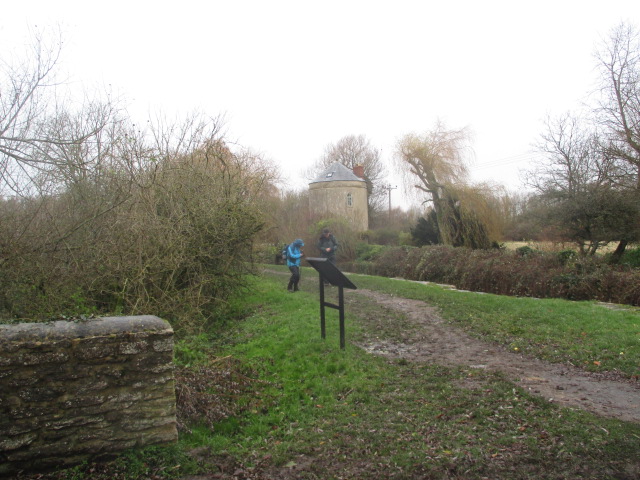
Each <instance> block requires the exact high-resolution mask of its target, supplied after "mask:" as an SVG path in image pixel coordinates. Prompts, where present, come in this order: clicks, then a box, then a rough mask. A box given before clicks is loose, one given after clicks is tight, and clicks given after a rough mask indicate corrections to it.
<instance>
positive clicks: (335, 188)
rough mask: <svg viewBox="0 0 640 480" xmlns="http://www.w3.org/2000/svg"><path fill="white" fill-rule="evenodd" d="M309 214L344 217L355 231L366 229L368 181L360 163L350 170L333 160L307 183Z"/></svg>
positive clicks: (367, 218)
mask: <svg viewBox="0 0 640 480" xmlns="http://www.w3.org/2000/svg"><path fill="white" fill-rule="evenodd" d="M309 209H310V211H311V213H312V214H317V215H322V216H325V217H343V218H345V219H347V220H348V221H349V223H350V224H351V225H352V226H353V227H354V229H355V230H356V231H361V232H363V231H365V230H368V229H369V210H368V206H367V182H366V181H365V179H364V169H363V167H362V165H357V166H356V167H355V168H354V169H353V171H351V170H349V169H348V168H347V167H345V166H344V165H343V164H341V163H340V162H335V163H333V164H332V165H331V166H330V167H329V168H327V169H326V170H325V171H324V172H322V173H321V174H320V175H319V176H318V177H317V178H316V179H315V180H314V181H312V182H311V183H310V184H309Z"/></svg>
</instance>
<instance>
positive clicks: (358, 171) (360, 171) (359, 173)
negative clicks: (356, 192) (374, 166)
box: [353, 164, 364, 179]
mask: <svg viewBox="0 0 640 480" xmlns="http://www.w3.org/2000/svg"><path fill="white" fill-rule="evenodd" d="M353 173H354V174H355V176H356V177H360V178H362V179H364V165H360V164H358V165H356V166H355V167H353Z"/></svg>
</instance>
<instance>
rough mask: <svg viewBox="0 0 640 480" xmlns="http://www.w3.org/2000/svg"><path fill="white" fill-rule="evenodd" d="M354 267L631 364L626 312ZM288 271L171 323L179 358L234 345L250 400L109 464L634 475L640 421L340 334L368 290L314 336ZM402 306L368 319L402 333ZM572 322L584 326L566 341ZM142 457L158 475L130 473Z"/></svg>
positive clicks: (634, 319)
mask: <svg viewBox="0 0 640 480" xmlns="http://www.w3.org/2000/svg"><path fill="white" fill-rule="evenodd" d="M350 278H351V279H352V281H354V283H355V284H356V285H357V286H358V287H359V288H369V289H378V290H381V291H385V292H388V293H393V294H394V295H402V296H406V297H408V298H418V299H422V300H425V301H428V302H429V303H432V304H433V305H436V306H437V307H438V308H439V309H440V311H441V313H442V315H443V317H444V318H446V319H447V320H449V321H451V322H455V323H457V324H460V325H463V326H464V327H465V328H467V329H468V330H469V331H473V332H475V334H477V335H479V336H484V337H486V338H488V339H491V340H492V341H499V342H504V343H507V344H513V345H520V347H521V348H522V349H523V350H524V349H526V350H527V351H528V352H529V353H532V354H537V355H540V356H543V357H550V358H554V359H556V360H558V361H560V360H563V359H567V358H568V359H572V361H574V362H576V363H580V362H581V361H583V359H584V361H587V362H589V361H590V360H591V359H592V358H600V359H604V358H605V355H604V353H603V352H604V351H605V350H606V351H612V352H613V351H616V350H618V349H620V348H621V345H623V346H624V348H625V349H626V350H627V351H626V352H625V356H624V357H625V358H623V359H619V358H615V361H616V362H617V363H615V365H616V367H615V368H618V369H620V371H624V372H626V373H627V374H632V372H633V371H634V370H633V368H634V366H632V363H633V362H634V360H633V359H634V358H635V368H637V365H638V361H637V360H638V357H637V355H638V353H637V343H638V328H637V325H638V314H637V313H635V312H630V311H627V312H625V311H611V310H608V309H605V308H603V307H600V306H598V305H596V304H593V303H571V302H559V301H556V300H533V299H507V298H500V297H496V296H491V295H477V294H472V293H465V292H455V291H449V290H445V289H442V288H441V287H437V286H429V285H427V286H425V285H421V284H417V283H412V282H401V281H396V280H389V279H380V278H374V277H366V276H358V275H353V276H350ZM286 280H287V277H286V274H285V270H284V269H282V273H280V274H267V275H265V276H264V277H262V278H256V279H254V280H252V281H251V285H250V288H248V289H247V290H246V291H245V292H244V294H243V295H242V296H241V298H239V299H237V301H238V302H239V306H242V307H243V308H238V310H237V311H245V312H250V313H249V314H248V316H246V317H244V318H242V319H237V320H236V323H233V324H232V323H229V324H228V325H227V327H226V328H225V329H224V331H222V330H221V331H217V332H216V331H212V332H209V333H207V334H206V335H200V336H199V337H195V338H190V339H182V340H181V341H180V342H179V345H178V348H177V352H178V356H179V358H178V361H179V363H181V364H182V365H197V364H200V363H203V362H206V358H207V357H208V356H209V355H212V354H215V355H217V356H230V357H233V358H234V359H236V360H237V361H238V362H240V363H241V364H242V365H244V366H245V367H247V368H248V371H251V372H253V375H255V378H254V380H255V383H253V384H252V385H251V387H252V388H251V389H250V391H248V392H245V393H243V394H242V396H241V397H238V398H236V399H235V400H236V401H237V402H238V403H239V404H243V405H246V406H247V408H245V409H242V410H239V413H238V414H237V415H235V416H231V417H228V418H226V419H223V420H221V421H220V422H219V423H217V424H216V425H214V426H213V428H210V427H207V426H205V425H204V424H196V425H192V429H191V433H185V434H181V436H180V440H179V444H178V446H177V447H171V448H168V449H167V450H166V452H167V453H163V451H164V450H163V449H161V448H160V449H158V448H156V449H154V450H153V455H150V454H149V453H148V450H145V451H143V452H141V453H139V456H138V457H136V456H133V457H132V456H127V457H126V458H127V461H128V462H130V463H131V465H132V470H131V475H132V476H127V475H123V476H118V477H117V478H179V477H178V476H179V475H180V474H187V473H193V472H194V471H200V472H209V473H215V474H218V475H227V476H221V477H220V478H234V477H233V475H235V473H237V476H236V477H237V478H256V479H259V478H299V479H305V478H307V479H343V478H345V479H346V478H349V479H372V478H376V479H378V478H379V479H389V478H395V479H413V478H454V479H482V478H509V479H539V478H545V479H574V478H582V479H607V478H611V479H614V478H616V479H631V478H638V476H640V455H639V449H638V445H639V444H640V425H637V424H631V423H625V422H620V421H615V420H610V419H604V418H599V417H595V416H593V415H590V414H588V413H585V412H583V411H580V410H573V409H565V408H560V407H558V406H557V405H555V404H551V403H548V402H545V401H544V400H542V399H540V398H537V397H533V396H530V395H528V394H527V393H526V392H524V391H522V390H521V389H519V388H518V387H517V386H515V385H514V384H513V383H511V382H509V381H507V380H506V379H505V378H503V377H502V376H501V375H500V374H497V373H491V372H487V371H483V370H478V369H473V368H463V367H459V368H450V367H443V366H439V365H424V364H412V363H411V362H406V361H405V362H403V361H389V360H385V359H383V358H381V357H376V356H373V355H370V354H367V353H366V352H364V351H363V350H361V349H359V348H357V347H355V346H354V345H353V344H352V343H351V341H352V340H353V339H356V338H359V337H360V336H361V335H362V334H363V326H362V325H364V324H361V323H360V320H359V319H360V318H363V316H364V315H371V314H375V307H374V306H372V305H369V306H367V305H366V304H363V305H360V304H358V308H354V309H348V310H347V322H346V323H347V345H346V348H345V349H344V350H341V349H340V347H339V331H338V321H337V312H336V311H335V310H331V309H329V310H328V311H327V335H326V339H325V340H322V339H321V338H320V326H319V303H318V294H317V286H316V284H317V277H316V276H315V275H314V273H313V271H311V270H310V269H306V268H305V269H304V271H303V283H302V291H300V292H297V293H295V294H291V293H287V291H286ZM331 292H332V294H335V289H331ZM329 301H331V299H329ZM347 308H349V307H347ZM385 315H392V314H390V313H389V312H387V313H385ZM404 322H406V320H405V319H403V317H402V316H401V315H400V314H398V315H397V316H395V317H394V316H389V317H388V318H385V322H384V323H385V324H388V325H389V328H388V329H386V330H385V329H381V330H380V332H379V334H380V335H393V334H400V333H399V332H401V331H402V328H404V327H406V328H409V325H408V324H405V323H404ZM604 326H606V328H604ZM583 332H585V333H586V334H587V335H586V338H582V340H581V343H580V345H579V346H576V345H575V344H576V343H578V340H580V338H581V337H582V336H583V335H582V333H583ZM625 335H633V339H632V340H626V339H625V338H624V337H625ZM565 336H567V337H569V338H563V337H565ZM634 341H635V342H636V343H635V344H634V343H633V342H634ZM625 342H626V343H625ZM551 345H552V347H551ZM556 351H557V353H554V352H556ZM629 358H630V359H631V360H627V359H629ZM613 361H614V358H612V359H611V362H613ZM603 363H604V364H605V366H607V365H608V364H609V360H607V361H605V362H603ZM176 448H177V452H178V453H180V452H182V454H184V453H186V452H191V453H190V456H189V458H192V457H195V458H197V459H198V462H199V466H198V467H197V468H195V467H194V466H193V464H192V463H190V462H188V461H184V457H182V458H181V457H180V456H179V455H178V453H176ZM193 452H198V453H193ZM150 457H153V459H154V460H153V465H154V470H153V472H154V475H157V476H156V477H152V476H149V474H148V472H147V473H145V476H136V475H139V474H138V473H137V472H141V471H143V467H148V465H149V463H150V460H148V459H149V458H150ZM120 462H121V463H122V460H121V461H120ZM141 465H142V467H141ZM234 472H235V473H234ZM238 472H239V473H238ZM74 475H78V470H75V471H74ZM287 475H288V476H287ZM56 478H109V477H107V476H105V477H96V476H95V475H92V474H90V473H87V474H86V476H84V477H83V476H82V475H80V476H73V477H71V476H68V477H64V476H59V477H56ZM113 478H115V477H113Z"/></svg>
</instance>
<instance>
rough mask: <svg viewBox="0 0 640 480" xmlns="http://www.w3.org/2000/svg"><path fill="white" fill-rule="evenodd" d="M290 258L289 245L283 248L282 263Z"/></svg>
mask: <svg viewBox="0 0 640 480" xmlns="http://www.w3.org/2000/svg"><path fill="white" fill-rule="evenodd" d="M288 258H289V245H285V246H284V247H283V248H282V261H283V262H286V261H287V259H288Z"/></svg>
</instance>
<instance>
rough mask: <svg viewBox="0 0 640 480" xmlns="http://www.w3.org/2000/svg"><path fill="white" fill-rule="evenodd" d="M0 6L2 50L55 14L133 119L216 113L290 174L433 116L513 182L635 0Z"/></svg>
mask: <svg viewBox="0 0 640 480" xmlns="http://www.w3.org/2000/svg"><path fill="white" fill-rule="evenodd" d="M0 12H1V16H0V58H4V55H5V53H6V52H7V50H8V48H9V47H10V46H11V45H12V42H14V43H15V42H16V41H22V42H24V41H26V40H27V39H28V31H29V29H30V28H31V29H33V28H34V26H36V25H37V26H38V28H42V27H43V26H55V25H60V26H61V27H62V31H63V34H64V36H65V38H66V42H65V44H66V46H65V48H64V50H63V58H62V60H63V61H62V64H61V66H62V69H63V70H64V71H65V72H68V74H69V75H70V78H71V79H72V80H73V81H74V82H78V85H80V84H81V83H83V84H86V85H104V86H110V87H111V88H112V89H114V91H116V92H118V93H119V94H121V95H122V96H123V97H124V98H125V99H126V103H127V105H128V106H129V109H130V112H131V113H132V115H133V116H134V117H136V118H139V119H140V121H142V120H144V118H145V117H146V116H147V114H149V113H154V112H157V111H163V112H165V113H168V114H173V113H176V114H178V115H186V114H187V113H189V112H193V111H194V110H197V111H200V112H204V113H206V114H209V115H211V116H217V115H224V116H225V118H226V130H227V135H228V138H229V140H231V141H235V142H238V143H239V144H241V145H242V146H244V147H249V148H251V149H253V150H254V151H258V152H261V153H262V154H264V156H265V157H267V158H269V159H271V160H273V161H274V162H275V163H276V164H278V165H279V166H280V168H281V169H282V172H283V174H284V175H285V176H286V177H287V178H288V179H289V180H290V182H291V185H292V186H294V187H297V188H301V187H303V186H306V180H305V179H304V178H303V177H302V172H303V170H305V168H307V167H308V166H309V165H310V164H312V163H313V162H315V161H316V160H317V159H318V158H319V157H320V156H321V155H322V153H323V152H324V149H325V147H326V146H327V145H328V144H330V143H335V142H337V141H338V140H339V139H340V138H342V137H344V136H346V135H360V134H362V135H365V136H366V137H367V138H368V139H369V141H370V142H371V144H372V145H373V146H374V147H376V148H378V149H380V150H381V151H382V157H383V159H384V160H385V161H390V160H391V158H392V155H393V152H394V149H395V145H396V143H397V140H398V139H399V138H400V137H402V136H403V135H405V134H407V133H421V132H425V131H427V130H429V129H431V128H432V127H433V126H434V124H435V122H436V120H437V119H441V120H442V121H444V122H445V123H446V125H447V126H448V127H450V128H452V129H453V128H462V127H469V128H470V129H471V131H472V132H473V134H474V141H473V147H474V150H475V160H474V162H473V163H472V164H471V167H470V170H471V174H472V179H473V180H475V181H487V180H489V181H496V182H499V183H501V184H504V185H506V186H507V187H508V188H510V189H513V190H515V189H520V188H521V186H522V185H521V182H520V180H519V172H520V171H521V170H522V169H523V168H526V166H527V164H529V163H530V162H531V161H533V160H534V159H535V154H534V153H533V152H532V144H533V143H534V142H535V141H536V140H537V139H538V138H539V135H540V133H541V132H542V131H543V124H542V122H543V120H544V117H545V116H546V115H552V116H554V115H560V114H562V113H564V112H566V111H568V110H574V109H576V108H578V107H579V106H580V103H581V102H583V101H585V100H587V95H588V93H589V92H590V91H591V90H592V89H593V88H594V83H595V79H596V78H597V77H596V72H595V70H594V69H595V65H596V63H595V60H594V58H593V53H594V49H595V47H596V46H597V45H598V44H600V43H601V42H602V41H603V39H605V38H606V37H607V36H608V34H609V32H610V30H611V29H612V28H613V27H615V26H617V25H618V24H620V23H621V22H623V21H624V22H627V23H634V24H636V25H638V24H639V22H640V1H638V0H633V1H627V0H607V1H604V0H599V1H592V0H576V1H574V0H552V1H547V0H538V1H536V2H519V1H514V0H511V1H491V0H484V1H478V0H464V1H449V2H444V1H439V2H432V1H426V0H424V1H418V0H388V1H375V0H368V1H366V0H362V1H361V0H352V1H350V0H342V1H331V0H329V1H327V0H325V1H322V2H310V1H306V2H305V1H304V0H297V1H278V0H270V1H264V0H262V1H259V0H228V1H218V0H209V1H192V0H183V1H179V2H177V1H170V2H169V1H167V2H163V1H158V0H156V1H154V2H150V1H146V0H144V1H141V0H129V1H127V2H124V1H120V0H111V1H104V2H90V1H86V0H84V1H64V0H46V1H30V0H21V1H19V2H18V1H15V2H13V1H12V2H11V3H9V2H5V4H3V6H2V8H1V9H0ZM389 182H391V183H392V184H394V183H396V182H397V179H396V178H394V177H393V176H392V177H390V178H389ZM400 194H401V192H400V190H398V202H400V198H399V197H400Z"/></svg>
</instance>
